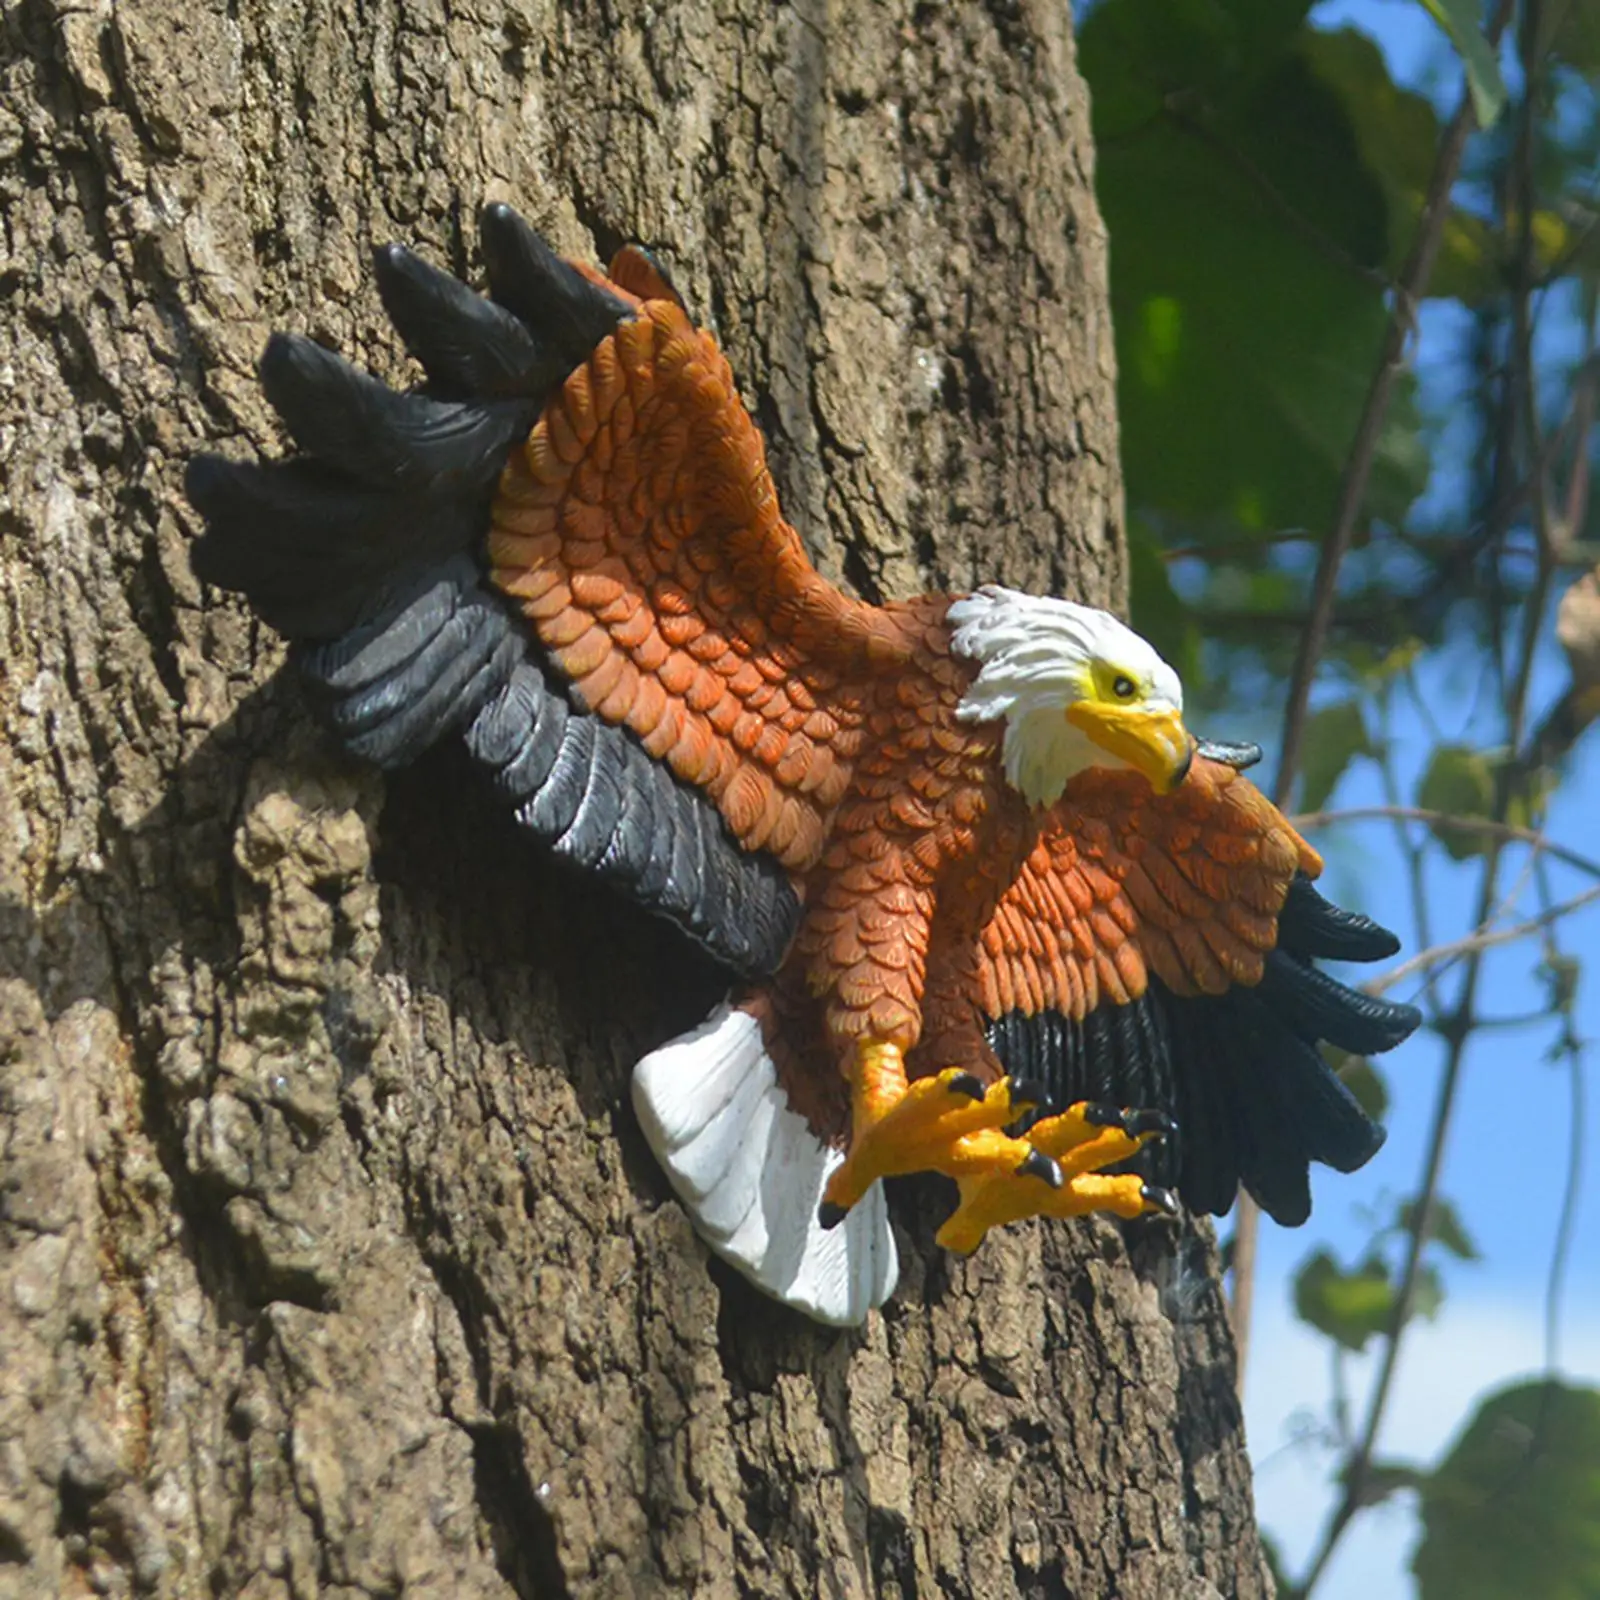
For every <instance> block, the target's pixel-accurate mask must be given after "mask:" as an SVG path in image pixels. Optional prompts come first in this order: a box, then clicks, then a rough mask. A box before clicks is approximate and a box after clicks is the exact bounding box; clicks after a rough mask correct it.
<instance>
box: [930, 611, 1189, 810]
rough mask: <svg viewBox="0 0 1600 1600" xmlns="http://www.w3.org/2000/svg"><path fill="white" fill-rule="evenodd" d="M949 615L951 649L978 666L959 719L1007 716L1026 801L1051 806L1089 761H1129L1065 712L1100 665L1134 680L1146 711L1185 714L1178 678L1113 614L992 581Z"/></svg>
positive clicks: (1013, 766)
mask: <svg viewBox="0 0 1600 1600" xmlns="http://www.w3.org/2000/svg"><path fill="white" fill-rule="evenodd" d="M945 620H946V621H947V622H948V624H949V625H950V627H951V628H953V629H954V630H955V632H954V634H953V635H952V637H951V640H950V645H951V648H952V649H953V650H954V651H955V652H956V654H957V655H963V656H967V657H968V658H969V659H971V660H974V661H977V662H978V663H979V668H978V676H977V678H976V679H975V680H974V681H973V684H972V686H971V687H970V688H969V689H968V690H967V692H966V694H965V695H964V696H963V697H962V700H961V705H960V707H959V709H958V711H957V715H958V716H959V717H960V718H961V720H962V721H963V722H997V721H999V720H1000V719H1001V718H1002V717H1003V718H1004V719H1005V724H1006V731H1005V739H1004V743H1003V745H1002V748H1001V760H1002V762H1003V763H1004V766H1005V774H1006V781H1007V782H1008V783H1009V784H1010V785H1011V786H1012V788H1014V789H1016V790H1017V791H1018V793H1020V794H1021V795H1022V797H1023V798H1024V799H1025V800H1027V801H1028V803H1029V804H1030V805H1045V806H1047V805H1054V804H1055V802H1056V801H1057V800H1059V799H1060V798H1061V791H1062V790H1063V789H1064V788H1065V787H1066V786H1067V782H1068V780H1069V779H1071V778H1073V777H1075V776H1076V775H1077V774H1078V773H1079V772H1082V771H1083V770H1084V769H1085V768H1087V767H1092V766H1102V767H1104V766H1126V765H1127V764H1128V763H1127V762H1125V761H1123V760H1122V759H1121V758H1120V757H1118V756H1116V755H1113V754H1109V753H1108V752H1107V751H1106V750H1105V749H1104V748H1103V747H1102V746H1099V745H1096V744H1095V743H1093V742H1092V741H1091V740H1090V739H1088V738H1086V737H1085V735H1084V733H1083V731H1082V730H1081V729H1080V728H1077V727H1075V726H1073V725H1072V724H1071V723H1070V722H1068V721H1067V720H1066V718H1065V716H1064V715H1063V713H1064V711H1065V709H1066V707H1067V706H1069V705H1071V704H1072V703H1073V702H1074V701H1076V700H1082V699H1087V698H1092V697H1093V695H1094V679H1093V667H1094V665H1095V664H1096V663H1099V664H1101V665H1102V666H1103V667H1105V668H1106V669H1108V670H1110V671H1112V672H1114V673H1119V674H1123V675H1125V676H1126V677H1128V678H1129V679H1131V680H1132V682H1133V683H1134V684H1135V685H1137V687H1138V691H1139V702H1140V709H1141V710H1144V711H1147V712H1150V713H1152V714H1154V715H1162V714H1169V713H1170V714H1174V715H1175V714H1177V713H1180V712H1182V710H1183V684H1182V683H1181V682H1180V681H1179V679H1178V674H1177V673H1176V672H1174V671H1173V669H1172V668H1171V667H1170V666H1168V665H1167V663H1166V662H1165V661H1163V660H1162V659H1161V657H1160V656H1159V655H1158V654H1157V653H1156V651H1155V648H1154V647H1153V646H1152V645H1151V644H1150V642H1149V641H1148V640H1146V639H1142V638H1140V637H1139V635H1138V634H1136V633H1135V632H1134V631H1133V629H1132V628H1129V627H1127V626H1125V625H1124V624H1123V623H1120V622H1118V621H1117V619H1116V618H1115V617H1114V616H1112V615H1111V614H1110V612H1108V611H1097V610H1095V609H1094V607H1092V606H1080V605H1077V604H1075V603H1074V602H1073V601H1071V600H1057V599H1055V598H1054V597H1052V596H1048V595H1032V594H1022V593H1021V592H1019V591H1018V590H1016V589H1006V588H1002V587H1001V585H999V584H997V583H989V584H985V585H984V586H983V587H982V588H981V589H979V590H978V591H977V592H976V593H974V594H970V595H967V596H966V597H965V598H963V599H960V600H957V601H956V602H955V604H954V605H952V606H951V607H950V610H949V611H948V612H947V613H946V617H945Z"/></svg>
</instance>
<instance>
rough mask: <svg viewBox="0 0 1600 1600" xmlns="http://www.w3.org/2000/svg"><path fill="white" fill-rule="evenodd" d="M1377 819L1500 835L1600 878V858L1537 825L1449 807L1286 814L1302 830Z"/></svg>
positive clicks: (1403, 807)
mask: <svg viewBox="0 0 1600 1600" xmlns="http://www.w3.org/2000/svg"><path fill="white" fill-rule="evenodd" d="M1374 819H1381V820H1383V821H1389V822H1425V823H1426V824H1427V825H1428V826H1429V827H1430V828H1442V829H1444V830H1445V831H1446V832H1449V833H1481V834H1483V835H1484V836H1485V837H1486V838H1491V839H1502V840H1505V841H1506V842H1508V843H1511V842H1515V843H1518V844H1531V845H1532V846H1533V848H1534V849H1535V850H1537V851H1540V852H1541V853H1542V854H1544V855H1547V856H1549V857H1550V858H1551V859H1552V860H1555V861H1562V862H1565V863H1566V865H1567V866H1569V867H1576V868H1577V870H1578V871H1579V872H1586V873H1587V874H1588V875H1589V876H1590V877H1591V878H1600V861H1595V860H1593V859H1592V858H1591V857H1589V856H1582V855H1579V854H1578V852H1577V851H1576V850H1569V849H1568V848H1567V847H1566V846H1565V845H1560V844H1557V843H1556V842H1555V840H1553V839H1552V838H1551V837H1550V836H1549V835H1548V834H1546V833H1541V832H1540V831H1539V830H1538V829H1537V828H1519V827H1518V826H1517V825H1516V824H1515V823H1514V822H1496V821H1495V820H1494V818H1493V817H1462V816H1457V815H1456V814H1455V813H1454V812H1452V811H1429V810H1426V809H1425V808H1424V807H1422V806H1398V805H1390V806H1350V807H1348V808H1347V809H1345V810H1341V811H1304V812H1301V813H1300V815H1299V816H1296V817H1290V818H1289V821H1290V822H1292V823H1293V824H1294V825H1295V827H1297V828H1298V829H1299V830H1300V831H1301V832H1302V833H1312V832H1315V831H1316V830H1317V829H1318V828H1329V827H1332V826H1333V824H1334V823H1336V822H1367V821H1372V820H1374Z"/></svg>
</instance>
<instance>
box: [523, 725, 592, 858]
mask: <svg viewBox="0 0 1600 1600" xmlns="http://www.w3.org/2000/svg"><path fill="white" fill-rule="evenodd" d="M598 726H599V724H598V723H597V721H596V719H595V718H594V717H592V716H588V715H586V714H585V715H579V714H577V713H573V714H570V715H569V716H568V717H567V726H566V730H565V732H564V733H563V734H562V736H561V748H560V749H559V750H558V751H557V752H556V760H555V765H554V766H553V767H551V769H550V774H549V776H548V777H547V778H546V779H545V780H544V782H543V783H542V784H540V785H539V787H538V788H537V789H536V790H535V791H534V793H533V795H532V796H531V797H530V798H529V799H528V800H527V801H526V802H524V804H523V806H522V808H521V809H520V810H519V811H518V812H517V820H518V821H519V822H521V823H522V824H523V825H524V826H526V827H529V828H531V829H532V830H533V831H534V832H535V833H536V834H538V835H539V837H540V838H541V839H546V840H553V839H557V838H559V837H560V836H561V835H562V834H563V833H565V832H566V831H567V829H568V828H570V827H571V826H572V821H573V818H574V817H576V816H577V814H578V807H579V806H580V805H582V804H583V797H584V794H585V792H586V791H587V789H588V786H589V769H590V767H592V766H593V765H594V743H595V732H596V729H597V728H598Z"/></svg>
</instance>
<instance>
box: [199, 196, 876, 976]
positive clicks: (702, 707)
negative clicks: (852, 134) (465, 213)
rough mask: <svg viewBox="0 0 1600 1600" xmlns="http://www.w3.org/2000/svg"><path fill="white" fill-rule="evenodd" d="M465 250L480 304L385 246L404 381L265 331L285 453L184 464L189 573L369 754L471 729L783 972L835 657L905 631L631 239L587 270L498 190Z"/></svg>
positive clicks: (383, 755) (471, 743) (856, 662)
mask: <svg viewBox="0 0 1600 1600" xmlns="http://www.w3.org/2000/svg"><path fill="white" fill-rule="evenodd" d="M481 242H482V248H483V255H484V259H485V262H486V264H487V267H488V273H489V282H490V291H491V296H490V298H487V299H485V298H482V297H480V296H478V295H476V294H474V293H473V292H472V291H470V290H469V289H468V288H467V287H466V286H465V285H463V284H461V283H459V282H457V281H456V280H455V279H454V278H451V277H449V276H448V275H447V274H445V273H442V272H439V271H437V270H436V269H434V268H432V267H430V266H428V265H427V264H426V263H425V262H423V261H421V260H420V259H419V258H417V257H416V256H414V255H411V254H410V253H409V252H407V251H405V250H403V249H401V248H399V247H398V246H389V247H387V248H386V249H383V250H380V251H379V252H378V254H377V257H376V268H377V274H378V284H379V290H380V293H381V294H382V297H383V302H384V306H385V308H386V309H387V311H388V313H389V315H390V318H391V320H392V321H393V322H394V324H395V326H396V328H397V330H398V331H399V333H400V335H401V337H402V339H403V340H404V342H405V344H406V347H407V349H408V350H409V351H410V353H411V354H412V356H413V357H415V358H416V360H417V361H418V362H419V363H420V365H421V366H422V368H423V370H424V372H425V374H426V377H427V382H426V384H425V385H424V386H423V387H422V388H420V389H418V390H415V391H413V392H409V393H400V392H397V391H395V390H394V389H392V388H390V387H389V386H388V385H386V384H384V383H381V382H380V381H378V380H377V379H375V378H373V377H370V376H369V375H367V374H366V373H363V372H360V371H358V370H357V369H356V368H354V367H352V366H350V365H349V364H348V363H347V362H345V361H343V360H342V359H341V358H340V357H338V356H337V355H335V354H333V353H332V352H330V351H328V350H324V349H322V348H321V347H320V346H318V345H316V344H314V343H312V342H311V341H310V340H308V339H304V338H300V337H296V336H293V335H282V334H280V335H276V336H275V337H274V338H273V340H272V342H271V343H270V344H269V345H268V347H267V351H266V354H265V355H264V357H263V358H262V363H261V377H262V383H263V387H264V388H265V390H266V393H267V397H268V399H269V400H270V401H271V402H272V404H273V407H274V408H275V409H276V411H277V412H278V414H279V416H280V417H281V418H282V420H283V422H284V425H285V427H286V429H287V431H288V433H289V435H290V437H291V438H292V440H293V441H294V444H295V445H296V446H297V447H298V454H296V455H294V456H292V457H291V458H290V459H288V460H286V461H282V462H274V463H270V464H256V463H247V462H230V461H224V460H222V459H220V458H218V457H214V456H201V457H197V458H196V459H195V460H194V461H193V462H192V463H191V466H190V471H189V474H188V478H187V489H188V493H189V498H190V499H191V501H192V502H193V503H194V505H195V506H196V508H197V509H198V510H199V511H200V512H201V514H202V516H203V517H204V519H205V522H206V531H205V534H204V536H203V537H202V538H201V539H200V540H199V541H198V542H197V544H196V545H195V547H194V551H193V562H194V567H195V571H196V573H197V574H198V575H199V576H200V577H201V578H202V579H204V580H205V581H207V582H210V583H213V584H216V585H218V586H220V587H223V588H229V589H236V590H240V591H242V592H243V593H244V594H245V595H246V596H247V597H248V598H249V600H250V602H251V603H252V605H253V606H254V608H255V610H256V611H257V613H258V614H259V615H260V616H261V617H263V618H264V619H265V620H266V621H267V622H268V623H270V624H271V625H272V626H273V627H275V628H277V629H278V630H279V631H280V632H281V633H283V634H285V635H286V636H287V637H288V638H289V639H290V640H291V641H292V643H293V659H294V660H295V662H296V663H297V665H298V666H299V668H300V670H301V672H302V674H303V675H304V676H305V678H306V679H308V680H309V682H310V684H311V686H312V687H313V690H314V691H315V693H316V695H317V698H318V699H319V700H320V702H321V703H322V705H323V707H324V710H325V712H326V715H327V717H328V719H329V721H330V722H331V723H332V725H333V728H334V730H335V732H336V733H337V734H338V735H339V736H340V737H341V738H342V739H343V741H344V742H345V744H346V745H347V747H348V748H350V749H351V750H352V751H354V752H355V753H356V754H358V755H361V756H364V757H366V758H368V759H372V760H375V761H378V762H380V763H381V764H383V765H386V766H396V765H400V764H402V763H404V762H406V761H409V760H411V759H413V758H414V757H416V756H417V755H418V754H420V753H421V751H422V750H424V749H425V748H426V747H427V746H428V745H430V744H432V743H433V742H434V741H435V740H437V739H439V738H440V737H442V736H443V735H445V734H447V733H452V732H458V733H460V734H461V735H462V736H463V737H464V738H465V741H466V743H467V746H468V748H469V750H470V751H471V752H472V754H473V756H474V757H475V758H476V759H477V760H478V761H479V762H480V763H481V764H482V765H483V766H485V767H486V768H487V769H488V771H489V773H490V774H491V776H492V778H493V781H494V783H495V785H496V786H497V788H498V789H499V790H500V791H501V792H502V793H503V794H504V795H505V797H506V798H507V799H508V800H509V801H510V802H511V804H512V805H513V806H514V807H515V808H516V814H517V817H518V820H519V821H520V822H521V823H522V824H523V825H524V826H525V827H527V828H528V829H529V830H530V831H531V832H532V833H534V834H535V835H536V836H537V837H538V838H540V839H541V840H543V841H544V842H546V843H547V844H549V845H550V846H551V848H552V849H554V851H555V852H556V853H557V854H558V855H559V856H563V857H565V858H566V859H568V860H570V861H572V862H574V863H576V864H577V865H580V866H583V867H586V868H591V869H594V870H597V871H599V872H600V873H601V874H602V875H603V876H605V877H607V878H609V880H610V881H611V882H612V883H613V884H614V885H616V886H617V887H618V888H620V889H621V890H622V891H623V892H625V893H626V894H628V895H629V896H631V897H632V898H633V899H634V900H636V901H638V902H639V903H640V904H642V905H644V906H645V907H647V908H648V909H650V910H653V911H656V912H658V913H660V914H661V915H663V916H666V917H668V918H669V919H671V920H672V921H673V922H675V923H676V924H677V925H678V926H680V927H681V928H683V929H684V930H685V931H686V932H687V933H688V934H689V935H690V936H691V937H692V938H694V939H695V940H697V941H698V942H699V943H700V944H702V945H703V946H704V947H705V948H706V949H707V950H709V951H710V952H711V953H712V954H713V955H714V956H716V957H717V958H718V959H719V960H721V961H723V962H725V963H727V964H728V965H730V966H732V967H733V968H735V969H736V970H738V971H740V972H742V973H746V974H757V973H761V972H767V971H771V970H773V969H774V968H775V967H776V966H777V965H778V963H779V962H780V961H781V959H782V957H783V954H784V952H785V950H786V948H787V946H788V944H789V941H790V939H791V937H792V935H793V932H794V928H795V925H796V923H797V921H798V917H799V900H798V897H797V895H796V893H795V890H794V886H793V879H792V875H793V872H794V871H795V870H797V869H799V868H802V867H804V866H806V865H808V864H809V863H810V861H811V860H812V859H813V858H814V857H815V855H816V853H817V852H818V850H819V849H820V845H821V840H822V837H823V832H824V830H825V827H826V820H827V816H828V813H829V811H830V809H831V808H832V806H833V805H834V804H835V803H836V802H837V800H838V797H839V795H840V794H841V793H842V791H843V788H844V785H845V784H846V783H847V781H848V777H849V760H850V756H851V751H852V748H853V740H854V739H855V738H856V737H857V733H856V726H857V721H858V715H859V714H858V712H857V711H856V709H855V706H854V701H853V698H852V695H851V692H850V686H849V679H850V675H851V674H852V672H856V671H858V670H859V668H860V667H861V665H862V664H863V663H866V662H870V661H874V660H877V659H879V658H881V657H884V656H888V657H891V658H892V657H893V656H894V654H895V652H896V651H897V650H898V649H899V641H898V638H897V636H896V634H895V631H894V624H893V623H892V622H891V621H890V620H889V619H888V618H887V617H886V616H885V614H884V613H882V612H878V611H876V610H874V609H873V608H871V607H868V606H863V605H860V604H858V603H856V602H854V601H851V600H848V599H846V598H845V597H844V596H843V595H840V594H839V593H837V591H835V590H833V589H832V588H831V587H830V586H829V585H828V584H827V583H825V582H824V581H823V580H822V579H821V578H820V577H819V576H818V575H817V574H816V573H815V572H814V571H813V570H812V568H811V567H810V565H809V563H808V562H807V560H806V558H805V554H804V551H803V549H802V548H801V545H800V541H799V539H798V537H797V536H796V535H795V533H794V530H793V529H792V528H790V527H789V526H788V525H787V524H786V523H785V522H784V521H783V520H782V518H781V516H780V515H779V512H778V507H777V499H776V494H775V491H774V489H773V485H772V480H771V477H770V475H769V474H768V472H767V469H766V464H765V458H764V452H763V449H762V444H761V438H760V435H759V433H758V432H757V430H756V428H755V426H754V424H753V423H752V422H751V421H750V418H749V416H748V415H747V414H746V412H745V410H744V407H743V405H742V404H741V403H740V401H739V398H738V395H737V392H736V391H735V389H734V387H733V383H732V379H731V377H730V375H729V373H728V369H727V365H726V363H725V362H724V361H723V360H722V358H721V356H720V354H719V353H718V352H717V349H716V346H715V344H714V342H713V341H712V340H711V338H710V336H709V335H708V334H705V333H702V332H699V331H697V330H695V329H694V328H693V327H692V326H691V324H690V323H689V321H688V319H687V318H686V317H685V316H684V314H683V311H682V308H681V306H680V305H679V304H678V302H677V300H676V298H675V297H674V296H673V294H672V291H671V289H670V287H669V286H668V285H667V283H666V282H665V280H664V278H663V277H662V276H661V274H660V273H659V272H658V271H657V270H656V269H655V268H654V267H653V265H652V264H651V263H649V262H648V260H647V259H646V258H644V257H643V256H642V255H640V254H639V253H637V252H633V251H626V252H624V253H623V254H622V255H621V256H620V257H619V258H618V261H617V263H616V265H615V268H614V271H615V277H614V278H613V279H606V278H603V277H601V276H600V275H599V274H598V273H595V272H592V271H590V270H588V269H583V268H578V267H575V266H573V265H572V264H571V263H568V262H565V261H562V260H560V259H559V258H558V257H556V256H555V255H553V254H552V253H551V251H550V250H549V249H548V247H546V246H545V244H544V243H543V241H542V240H540V239H539V237H538V236H537V235H536V234H534V233H533V232H532V231H531V230H530V229H529V228H528V227H527V226H526V224H524V223H523V222H522V221H521V219H520V218H518V217H517V216H516V215H515V213H513V212H511V211H510V210H509V208H507V207H504V206H491V207H489V208H488V210H487V211H486V212H485V213H484V216H483V219H482V233H481Z"/></svg>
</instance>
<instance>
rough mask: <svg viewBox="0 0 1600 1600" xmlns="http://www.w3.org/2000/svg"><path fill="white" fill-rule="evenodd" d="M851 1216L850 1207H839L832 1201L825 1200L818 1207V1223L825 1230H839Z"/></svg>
mask: <svg viewBox="0 0 1600 1600" xmlns="http://www.w3.org/2000/svg"><path fill="white" fill-rule="evenodd" d="M849 1215H850V1208H849V1207H848V1206H841V1205H837V1204H835V1203H834V1202H833V1201H832V1200H824V1201H823V1202H822V1204H821V1205H819V1206H818V1207H817V1221H818V1222H820V1223H821V1224H822V1226H823V1227H824V1228H837V1227H838V1226H839V1224H840V1223H841V1222H843V1221H844V1219H845V1218H846V1217H848V1216H849Z"/></svg>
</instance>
